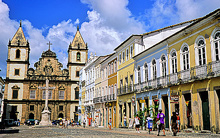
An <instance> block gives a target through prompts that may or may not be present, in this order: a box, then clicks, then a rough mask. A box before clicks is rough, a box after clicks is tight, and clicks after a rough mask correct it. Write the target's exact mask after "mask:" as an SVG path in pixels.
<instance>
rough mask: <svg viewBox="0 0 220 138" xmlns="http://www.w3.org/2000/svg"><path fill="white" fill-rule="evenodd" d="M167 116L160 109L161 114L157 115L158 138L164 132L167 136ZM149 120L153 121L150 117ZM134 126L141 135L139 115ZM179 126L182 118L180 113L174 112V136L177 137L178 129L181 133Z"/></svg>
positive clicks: (172, 121)
mask: <svg viewBox="0 0 220 138" xmlns="http://www.w3.org/2000/svg"><path fill="white" fill-rule="evenodd" d="M125 119H126V118H124V123H125V126H126V120H125ZM164 119H165V115H164V113H162V110H161V109H159V113H158V114H157V118H156V124H157V126H158V127H157V128H158V134H157V136H159V135H160V131H161V130H163V135H164V136H166V135H165V121H164ZM148 120H151V118H150V117H147V119H146V122H148ZM134 124H135V128H136V131H137V133H140V131H139V128H140V118H139V116H138V114H137V115H136V117H135V119H134ZM179 126H180V117H179V116H178V113H176V112H173V115H172V117H171V128H172V131H173V135H174V136H176V134H177V129H178V132H179Z"/></svg>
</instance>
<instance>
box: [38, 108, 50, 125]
mask: <svg viewBox="0 0 220 138" xmlns="http://www.w3.org/2000/svg"><path fill="white" fill-rule="evenodd" d="M39 125H40V126H51V125H52V123H51V121H50V111H49V110H44V111H43V112H42V117H41V121H40V124H39Z"/></svg>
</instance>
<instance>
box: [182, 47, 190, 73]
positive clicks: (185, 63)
mask: <svg viewBox="0 0 220 138" xmlns="http://www.w3.org/2000/svg"><path fill="white" fill-rule="evenodd" d="M182 65H183V70H188V69H189V49H188V46H187V45H184V47H183V48H182Z"/></svg>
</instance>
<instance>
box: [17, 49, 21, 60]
mask: <svg viewBox="0 0 220 138" xmlns="http://www.w3.org/2000/svg"><path fill="white" fill-rule="evenodd" d="M20 53H21V51H20V50H19V49H17V50H16V58H20V55H21V54H20Z"/></svg>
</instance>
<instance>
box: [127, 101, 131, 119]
mask: <svg viewBox="0 0 220 138" xmlns="http://www.w3.org/2000/svg"><path fill="white" fill-rule="evenodd" d="M128 108H129V118H131V103H128Z"/></svg>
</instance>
